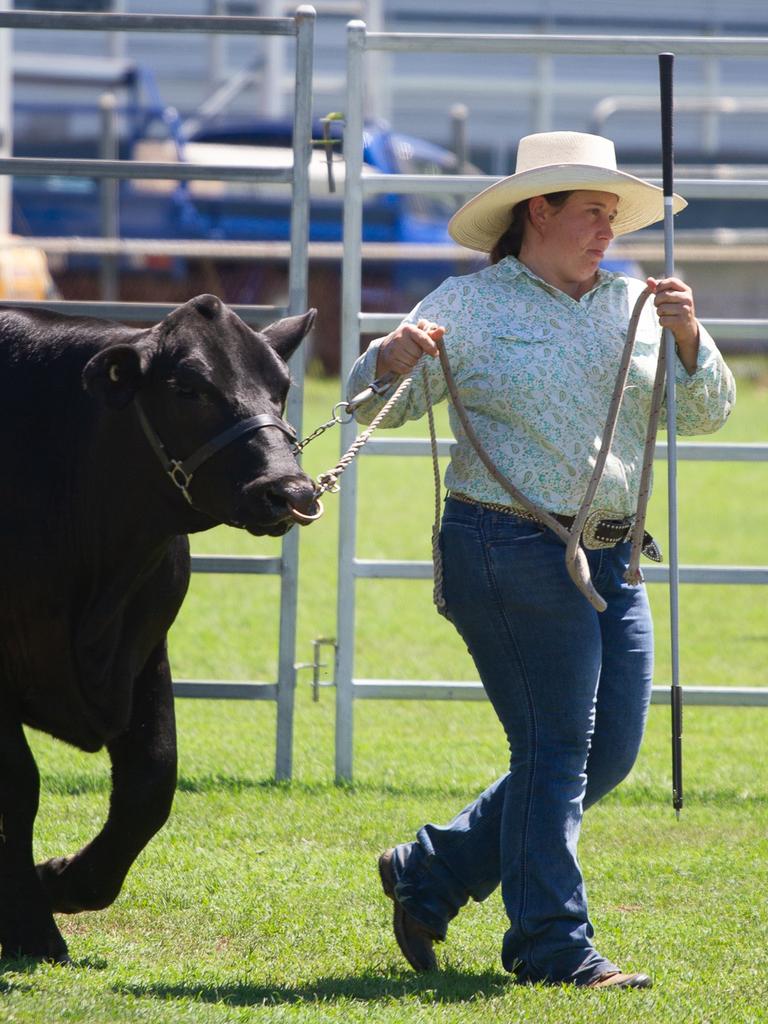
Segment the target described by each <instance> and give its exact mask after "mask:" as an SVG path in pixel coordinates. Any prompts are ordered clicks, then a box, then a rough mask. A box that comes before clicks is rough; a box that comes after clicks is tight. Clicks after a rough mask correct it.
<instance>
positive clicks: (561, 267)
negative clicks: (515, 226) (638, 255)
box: [529, 190, 619, 285]
mask: <svg viewBox="0 0 768 1024" xmlns="http://www.w3.org/2000/svg"><path fill="white" fill-rule="evenodd" d="M618 203H619V198H618V196H616V195H614V194H613V193H612V192H592V191H587V190H580V191H577V192H574V193H573V194H572V195H570V196H569V197H568V199H567V200H566V202H565V203H564V204H563V205H562V206H560V207H556V206H551V205H550V204H549V203H548V202H547V200H546V197H544V196H535V197H534V198H533V199H531V201H530V204H529V215H530V218H531V225H529V227H533V228H534V230H535V232H536V235H537V241H538V243H539V244H538V245H537V249H538V255H539V258H540V259H542V258H543V259H544V260H545V261H546V263H547V265H548V266H547V269H548V271H549V273H550V274H551V275H553V276H554V277H556V278H557V279H559V280H560V281H562V282H563V283H564V284H570V285H576V284H585V283H588V282H591V281H592V280H594V277H595V274H596V272H597V268H598V267H599V265H600V261H601V260H602V259H603V257H604V256H605V250H606V249H607V248H608V246H609V244H610V242H611V240H612V239H613V227H612V226H611V225H612V224H613V221H614V220H615V218H616V212H617V208H618Z"/></svg>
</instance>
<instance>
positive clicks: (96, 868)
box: [37, 642, 176, 914]
mask: <svg viewBox="0 0 768 1024" xmlns="http://www.w3.org/2000/svg"><path fill="white" fill-rule="evenodd" d="M108 750H109V754H110V757H111V759H112V795H111V799H110V805H109V816H108V817H107V821H106V822H105V824H104V827H103V828H102V830H101V832H100V833H99V834H98V835H97V836H96V838H95V839H93V840H92V841H91V842H90V843H88V844H87V846H84V847H83V848H82V849H81V850H79V851H78V852H77V853H74V854H71V855H70V856H68V857H57V858H55V859H53V860H49V861H46V862H45V863H44V864H40V865H39V866H38V868H37V871H38V875H39V877H40V880H41V881H42V883H43V886H44V888H45V891H46V893H47V894H48V897H49V899H50V901H51V906H52V908H53V909H54V910H55V911H58V912H61V913H66V914H75V913H77V912H78V911H81V910H100V909H101V908H102V907H107V906H109V904H110V903H112V902H113V900H114V899H115V898H116V897H117V895H118V893H119V892H120V888H121V886H122V884H123V881H124V879H125V876H126V875H127V874H128V869H129V868H130V866H131V864H133V862H134V860H135V859H136V857H137V856H138V855H139V853H140V852H141V851H142V850H143V849H144V847H145V846H146V845H147V843H148V842H149V840H150V839H151V838H152V836H153V835H154V834H155V833H156V832H157V831H158V830H159V829H160V828H162V826H163V825H164V824H165V822H166V821H167V819H168V814H169V813H170V810H171V804H172V802H173V794H174V790H175V788H176V724H175V720H174V711H173V694H172V692H171V673H170V668H169V665H168V657H167V652H166V647H165V643H164V642H163V644H161V645H160V646H159V647H158V648H157V649H156V650H155V651H154V652H153V653H152V655H151V656H150V658H149V660H148V662H147V664H146V666H145V667H144V670H143V672H142V673H141V675H140V676H139V678H138V680H137V683H136V688H135V694H134V702H133V710H132V713H131V724H130V726H129V728H128V729H127V731H126V732H125V733H123V734H122V735H121V736H120V737H119V738H118V739H117V740H115V741H114V742H112V743H110V744H108Z"/></svg>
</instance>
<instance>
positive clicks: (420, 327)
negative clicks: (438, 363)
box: [376, 320, 445, 377]
mask: <svg viewBox="0 0 768 1024" xmlns="http://www.w3.org/2000/svg"><path fill="white" fill-rule="evenodd" d="M444 334H445V328H444V327H441V326H440V325H439V324H436V323H433V322H432V321H431V320H419V322H418V323H417V324H416V325H415V326H414V325H413V324H401V325H400V326H399V327H397V328H396V329H395V330H394V331H392V333H391V334H388V335H387V337H386V338H385V339H384V341H382V343H381V345H380V346H379V352H378V356H377V358H376V376H377V377H383V376H384V374H385V373H396V374H397V376H398V377H402V376H403V375H404V374H406V373H409V372H410V371H411V370H412V369H413V368H414V366H415V365H416V363H418V361H419V359H421V357H422V356H423V355H424V354H425V353H426V355H428V356H432V357H434V356H436V355H437V345H436V344H435V342H436V341H440V339H441V338H442V337H443V335H444Z"/></svg>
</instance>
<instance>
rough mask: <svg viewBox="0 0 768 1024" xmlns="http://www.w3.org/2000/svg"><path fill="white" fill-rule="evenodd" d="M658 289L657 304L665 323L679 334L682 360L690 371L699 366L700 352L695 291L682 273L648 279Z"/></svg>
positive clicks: (655, 299) (653, 287)
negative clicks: (697, 362) (677, 275)
mask: <svg viewBox="0 0 768 1024" xmlns="http://www.w3.org/2000/svg"><path fill="white" fill-rule="evenodd" d="M646 283H647V285H648V287H649V288H650V289H651V291H652V292H654V295H655V298H654V304H655V306H656V312H657V313H658V316H659V323H660V324H661V326H662V327H668V328H669V330H670V331H672V333H673V334H674V336H675V342H676V344H677V353H678V355H679V357H680V362H681V363H682V364H683V366H684V367H685V368H686V370H687V371H688V373H693V371H694V370H695V369H696V359H697V356H698V353H699V324H698V321H697V319H696V308H695V306H694V303H693V292H692V291H691V289H690V288H689V287H688V285H687V284H686V283H685V282H684V281H681V280H680V278H679V277H664V278H661V279H660V280H657V279H656V278H654V277H649V278H648V279H647V281H646Z"/></svg>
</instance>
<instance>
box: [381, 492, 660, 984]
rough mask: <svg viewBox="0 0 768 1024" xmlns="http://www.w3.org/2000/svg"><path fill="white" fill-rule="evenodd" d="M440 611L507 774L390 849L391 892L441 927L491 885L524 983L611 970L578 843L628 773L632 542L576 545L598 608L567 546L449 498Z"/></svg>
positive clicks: (636, 727) (636, 657)
mask: <svg viewBox="0 0 768 1024" xmlns="http://www.w3.org/2000/svg"><path fill="white" fill-rule="evenodd" d="M441 545H442V551H443V571H444V594H445V598H446V605H447V612H448V616H449V618H450V619H451V621H452V622H453V623H454V625H455V626H456V628H457V629H458V631H459V633H460V634H461V636H462V638H463V639H464V641H465V643H466V644H467V647H468V649H469V652H470V654H471V655H472V657H473V659H474V662H475V664H476V666H477V670H478V672H479V674H480V678H481V679H482V682H483V686H484V687H485V690H486V692H487V694H488V697H489V699H490V701H491V703H492V704H493V707H494V710H495V711H496V714H497V715H498V717H499V720H500V721H501V724H502V726H503V728H504V730H505V733H506V735H507V739H508V741H509V748H510V752H511V757H510V766H509V772H508V773H507V774H506V775H504V776H503V777H502V778H500V779H498V780H497V781H496V782H494V783H493V785H492V786H490V787H489V788H488V789H487V790H486V791H485V792H484V793H482V794H481V795H480V796H479V797H478V798H477V799H476V800H475V801H474V802H473V803H471V804H469V806H467V807H465V808H464V809H463V810H462V811H461V812H460V813H459V814H458V815H457V816H456V817H455V818H454V819H453V821H451V823H450V824H449V825H447V826H445V827H439V826H436V825H425V826H424V827H423V828H422V829H420V830H419V833H418V837H417V841H416V842H415V843H408V844H403V845H401V846H399V847H398V848H397V851H396V856H395V861H394V865H395V875H396V879H397V886H396V893H397V897H398V899H399V900H400V902H401V903H402V904H403V906H404V907H406V909H407V910H408V911H409V913H411V914H412V915H413V916H414V917H415V918H417V919H418V920H420V921H421V922H423V923H424V924H425V925H427V926H428V927H429V928H431V929H432V930H433V931H434V932H435V933H436V934H437V935H438V936H439V937H441V938H442V937H444V936H445V933H446V929H447V925H448V921H449V920H450V919H451V918H452V917H454V916H455V915H456V914H457V913H458V911H459V909H460V908H461V907H462V906H463V905H464V904H465V903H466V902H467V900H468V899H469V898H470V897H472V898H473V899H475V900H483V899H485V898H486V897H487V896H488V895H489V894H490V893H491V892H493V890H494V889H495V888H496V886H497V885H498V884H499V882H501V890H502V898H503V900H504V906H505V909H506V912H507V915H508V917H509V929H508V930H507V932H506V934H505V936H504V943H503V948H502V962H503V964H504V966H505V968H506V969H507V970H509V971H513V972H514V973H515V974H516V975H517V976H518V979H519V980H521V981H553V982H558V981H574V982H576V983H578V984H587V983H588V982H589V981H590V980H592V979H593V978H595V977H597V976H598V975H599V974H602V973H603V972H605V971H610V970H616V969H617V968H616V967H615V965H614V964H613V963H611V961H610V960H606V959H605V958H604V957H602V956H601V955H600V954H599V953H598V952H597V950H596V949H595V948H594V946H593V944H592V936H593V929H592V925H591V923H590V920H589V917H588V914H587V899H586V893H585V889H584V880H583V878H582V874H581V869H580V867H579V862H578V859H577V853H576V848H577V843H578V838H579V830H580V827H581V818H582V812H583V810H584V808H586V807H589V806H590V805H591V804H593V803H595V802H596V801H598V800H599V799H600V798H601V797H602V796H604V795H605V794H606V793H608V792H610V790H611V789H613V788H614V786H616V785H618V783H619V782H620V781H621V780H622V779H623V778H624V777H625V776H626V775H627V773H628V772H629V770H630V769H631V767H632V765H633V763H634V761H635V758H636V756H637V751H638V749H639V746H640V741H641V738H642V734H643V729H644V726H645V719H646V716H647V709H648V704H649V701H650V694H651V677H652V668H653V627H652V623H651V617H650V611H649V607H648V599H647V595H646V593H645V588H644V587H643V586H640V587H630V586H628V585H627V584H625V583H624V581H623V578H622V577H623V573H624V570H625V568H626V564H627V559H628V557H629V547H630V546H629V544H622V545H619V546H617V547H615V548H606V549H602V550H600V551H588V552H587V557H588V559H589V563H590V568H591V571H592V578H593V581H594V583H595V586H596V587H597V589H598V591H599V592H600V593H601V594H602V596H603V597H604V598H605V600H606V601H607V603H608V608H607V610H606V611H604V612H602V613H598V612H596V611H595V610H594V609H593V608H592V607H591V605H590V604H589V603H588V602H587V601H586V599H585V598H584V597H583V596H582V595H581V593H580V592H579V591H578V590H577V589H576V587H575V586H574V584H573V582H572V581H571V579H570V577H569V576H568V574H567V572H566V569H565V558H564V555H565V548H564V545H563V544H562V542H561V541H560V540H558V538H557V537H556V536H555V534H554V533H552V531H550V530H549V529H547V528H545V527H542V526H539V525H538V524H536V523H533V522H528V521H527V520H524V519H521V518H519V517H517V516H510V515H508V514H505V513H503V512H494V511H491V510H488V509H485V508H482V507H480V506H477V505H470V504H467V503H465V502H461V501H457V500H456V499H452V498H448V499H447V501H446V505H445V514H444V517H443V526H442V533H441Z"/></svg>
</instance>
